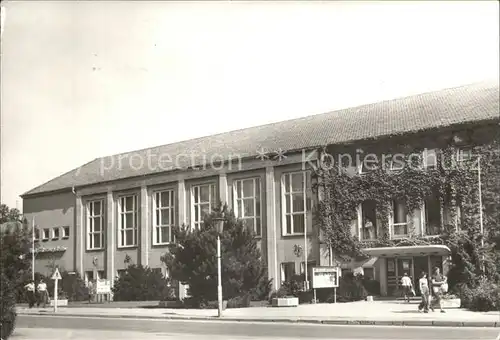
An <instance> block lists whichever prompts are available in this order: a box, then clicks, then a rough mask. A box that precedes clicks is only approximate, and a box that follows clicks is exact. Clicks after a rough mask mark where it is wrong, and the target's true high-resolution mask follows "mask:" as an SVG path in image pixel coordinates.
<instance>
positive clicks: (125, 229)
mask: <svg viewBox="0 0 500 340" xmlns="http://www.w3.org/2000/svg"><path fill="white" fill-rule="evenodd" d="M119 209H120V220H119V233H118V234H119V243H118V244H119V246H120V247H132V246H136V245H137V229H138V228H137V225H138V216H137V195H130V196H122V197H120V207H119Z"/></svg>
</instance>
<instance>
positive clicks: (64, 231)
mask: <svg viewBox="0 0 500 340" xmlns="http://www.w3.org/2000/svg"><path fill="white" fill-rule="evenodd" d="M62 238H63V239H68V238H69V227H63V228H62Z"/></svg>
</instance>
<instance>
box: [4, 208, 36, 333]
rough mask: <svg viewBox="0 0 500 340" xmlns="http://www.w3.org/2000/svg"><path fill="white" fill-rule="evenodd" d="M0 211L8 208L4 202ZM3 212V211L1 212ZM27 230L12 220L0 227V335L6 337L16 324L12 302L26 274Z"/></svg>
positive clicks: (26, 227) (29, 244)
mask: <svg viewBox="0 0 500 340" xmlns="http://www.w3.org/2000/svg"><path fill="white" fill-rule="evenodd" d="M2 210H3V211H4V212H5V211H8V208H6V206H5V205H2ZM2 214H3V213H2ZM30 246H31V243H30V229H29V228H28V226H27V224H23V223H19V222H17V221H12V222H9V223H5V224H2V225H1V226H0V305H1V306H0V309H1V315H0V336H1V338H2V339H7V338H9V337H10V336H11V334H12V332H13V331H14V327H15V325H16V317H17V315H16V311H15V304H16V300H17V296H18V292H19V291H20V292H22V290H21V289H22V288H23V278H24V277H25V276H27V275H28V276H29V275H30V267H31V266H30V257H29V256H26V254H29V249H30Z"/></svg>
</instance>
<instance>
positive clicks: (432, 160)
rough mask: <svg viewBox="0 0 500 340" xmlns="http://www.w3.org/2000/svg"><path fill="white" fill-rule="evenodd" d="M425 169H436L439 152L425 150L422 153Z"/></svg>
mask: <svg viewBox="0 0 500 340" xmlns="http://www.w3.org/2000/svg"><path fill="white" fill-rule="evenodd" d="M422 159H423V165H424V168H436V166H437V162H438V161H437V151H436V149H425V150H424V151H423V153H422Z"/></svg>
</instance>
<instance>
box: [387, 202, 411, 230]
mask: <svg viewBox="0 0 500 340" xmlns="http://www.w3.org/2000/svg"><path fill="white" fill-rule="evenodd" d="M398 203H399V204H402V205H403V206H404V209H405V210H406V219H405V220H406V222H398V223H395V220H396V204H398ZM409 224H410V218H409V212H408V207H407V206H406V202H403V201H401V200H396V199H393V200H392V211H391V215H390V223H389V226H390V230H391V236H392V238H396V239H397V238H405V237H408V236H410V228H409ZM396 226H397V227H401V226H405V227H406V233H405V234H397V235H396V233H395V230H396V229H395V228H394V227H396Z"/></svg>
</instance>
